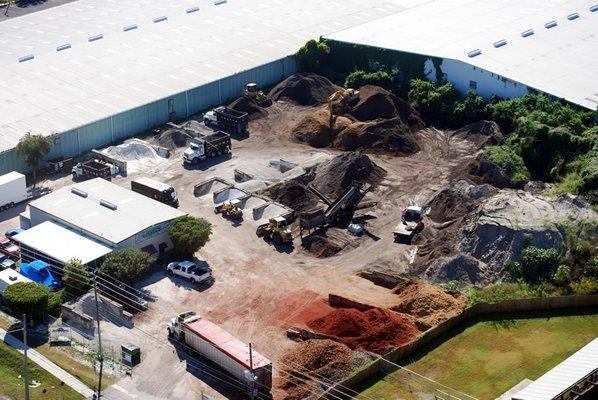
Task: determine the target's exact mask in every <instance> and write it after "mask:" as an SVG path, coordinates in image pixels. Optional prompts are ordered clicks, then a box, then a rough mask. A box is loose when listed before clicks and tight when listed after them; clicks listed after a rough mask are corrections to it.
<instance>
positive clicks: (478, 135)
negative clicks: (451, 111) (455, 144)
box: [453, 121, 505, 149]
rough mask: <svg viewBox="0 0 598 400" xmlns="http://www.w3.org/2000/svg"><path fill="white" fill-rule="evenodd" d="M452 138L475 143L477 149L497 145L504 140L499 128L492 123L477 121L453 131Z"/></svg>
mask: <svg viewBox="0 0 598 400" xmlns="http://www.w3.org/2000/svg"><path fill="white" fill-rule="evenodd" d="M453 136H457V137H459V138H462V139H466V140H469V141H471V142H473V143H475V145H476V146H477V147H478V149H481V148H483V147H486V146H495V145H499V144H502V143H503V142H504V140H505V137H504V135H503V133H502V131H501V130H500V127H499V126H498V124H497V123H496V122H494V121H479V122H475V123H473V124H469V125H465V126H464V127H463V128H461V129H459V130H457V131H455V132H454V133H453Z"/></svg>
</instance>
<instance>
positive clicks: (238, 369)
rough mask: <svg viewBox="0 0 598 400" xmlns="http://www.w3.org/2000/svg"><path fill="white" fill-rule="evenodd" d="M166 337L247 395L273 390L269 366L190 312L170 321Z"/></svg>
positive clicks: (242, 343) (239, 341)
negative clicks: (234, 382) (216, 369)
mask: <svg viewBox="0 0 598 400" xmlns="http://www.w3.org/2000/svg"><path fill="white" fill-rule="evenodd" d="M168 335H169V336H170V337H171V338H172V339H175V340H177V341H179V342H180V343H182V344H183V345H185V346H187V347H189V348H191V349H192V350H194V351H195V352H197V353H198V354H199V355H201V356H203V357H205V358H207V359H209V360H210V361H212V362H214V363H215V364H216V365H218V366H219V367H220V368H222V369H223V370H225V371H226V372H227V373H228V374H230V376H232V377H233V378H235V379H236V380H237V381H239V382H240V383H242V384H243V385H244V386H245V387H246V388H247V391H248V392H253V394H254V395H255V394H256V393H257V391H258V390H259V391H264V392H269V391H270V390H271V389H272V362H271V361H270V360H269V359H267V358H266V357H264V356H263V355H261V354H260V353H258V352H257V351H252V350H251V347H250V345H247V344H245V343H244V342H242V341H241V340H239V339H237V338H236V337H234V336H233V335H231V334H230V333H228V332H227V331H225V330H224V329H222V328H221V327H219V326H218V325H216V324H214V323H213V322H211V321H209V320H207V319H205V318H203V317H201V316H199V315H197V314H196V313H195V312H193V311H189V312H186V313H182V314H179V315H177V316H176V317H174V318H172V319H171V321H170V323H169V324H168Z"/></svg>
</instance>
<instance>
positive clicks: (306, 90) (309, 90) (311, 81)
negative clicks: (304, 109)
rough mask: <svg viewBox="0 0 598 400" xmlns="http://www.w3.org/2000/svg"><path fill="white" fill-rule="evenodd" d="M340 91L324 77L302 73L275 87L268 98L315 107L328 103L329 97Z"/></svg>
mask: <svg viewBox="0 0 598 400" xmlns="http://www.w3.org/2000/svg"><path fill="white" fill-rule="evenodd" d="M339 89H340V87H338V86H336V85H335V84H333V83H332V82H330V81H329V80H328V79H327V78H324V77H323V76H320V75H316V74H312V73H300V74H295V75H291V76H289V77H288V78H287V79H285V80H284V81H282V82H280V83H279V84H278V85H276V86H274V88H272V90H271V91H270V93H268V98H270V99H272V100H273V101H278V100H282V101H288V102H290V103H293V104H298V105H302V106H315V105H319V104H324V103H326V101H327V99H328V97H329V96H330V95H331V94H332V93H334V92H336V91H337V90H339Z"/></svg>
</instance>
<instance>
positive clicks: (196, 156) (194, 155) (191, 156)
mask: <svg viewBox="0 0 598 400" xmlns="http://www.w3.org/2000/svg"><path fill="white" fill-rule="evenodd" d="M205 148H206V146H205V143H204V141H203V140H202V139H200V138H193V139H191V142H190V143H189V147H188V148H187V149H186V150H185V153H184V154H183V161H185V163H189V164H197V163H198V162H200V161H201V160H205V159H206V151H205Z"/></svg>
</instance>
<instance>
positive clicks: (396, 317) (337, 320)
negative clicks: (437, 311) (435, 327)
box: [307, 308, 420, 354]
mask: <svg viewBox="0 0 598 400" xmlns="http://www.w3.org/2000/svg"><path fill="white" fill-rule="evenodd" d="M307 326H309V327H310V328H311V329H313V330H314V331H316V332H318V333H320V334H323V335H327V336H331V337H334V338H335V339H336V340H338V341H339V342H342V343H344V344H346V345H347V346H349V347H350V348H351V349H354V350H355V349H364V350H368V351H371V352H374V353H377V354H386V353H387V352H388V350H389V349H390V348H392V347H398V346H401V345H403V344H405V343H408V342H410V341H411V340H413V339H415V337H416V336H417V335H418V334H419V333H420V331H419V329H418V328H417V326H416V325H415V322H414V320H413V319H412V318H411V317H410V316H407V315H404V314H399V313H396V312H394V311H390V310H384V309H380V308H372V309H370V310H367V311H359V310H357V309H354V308H339V309H336V310H334V311H332V312H330V313H329V314H328V315H325V316H324V317H321V318H318V319H315V320H312V321H309V322H308V323H307Z"/></svg>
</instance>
